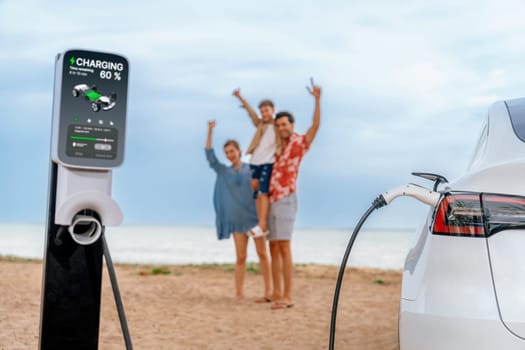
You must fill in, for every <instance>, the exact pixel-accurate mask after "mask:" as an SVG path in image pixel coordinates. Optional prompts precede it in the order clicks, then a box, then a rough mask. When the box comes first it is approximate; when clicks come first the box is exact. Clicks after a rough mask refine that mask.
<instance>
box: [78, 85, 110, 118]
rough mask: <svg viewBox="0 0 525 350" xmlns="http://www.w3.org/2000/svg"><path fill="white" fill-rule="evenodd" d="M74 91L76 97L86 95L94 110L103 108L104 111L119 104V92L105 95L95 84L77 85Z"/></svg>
mask: <svg viewBox="0 0 525 350" xmlns="http://www.w3.org/2000/svg"><path fill="white" fill-rule="evenodd" d="M72 93H73V96H74V97H78V96H84V97H85V98H86V100H87V101H88V102H89V103H90V104H91V109H92V110H93V112H98V111H100V110H101V109H102V110H104V111H109V110H110V109H113V107H115V105H116V104H117V102H116V100H117V94H115V93H114V92H113V93H111V94H110V95H109V96H104V95H102V94H101V93H100V92H98V91H97V87H96V86H95V85H91V86H89V85H87V84H79V85H75V87H73V92H72Z"/></svg>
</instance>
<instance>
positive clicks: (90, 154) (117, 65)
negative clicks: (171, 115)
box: [52, 50, 129, 168]
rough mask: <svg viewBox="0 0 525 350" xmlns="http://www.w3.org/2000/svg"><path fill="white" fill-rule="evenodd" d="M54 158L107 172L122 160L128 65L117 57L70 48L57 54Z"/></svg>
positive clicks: (68, 163)
mask: <svg viewBox="0 0 525 350" xmlns="http://www.w3.org/2000/svg"><path fill="white" fill-rule="evenodd" d="M56 65H57V67H56V68H57V69H56V74H57V76H56V77H55V103H54V111H53V144H52V153H53V160H54V161H56V162H58V163H61V164H64V165H68V166H73V167H85V168H112V167H115V166H118V165H120V164H121V163H122V161H123V158H124V135H125V128H126V106H127V90H128V73H129V65H128V61H127V60H126V58H124V57H123V56H120V55H115V54H109V53H101V52H93V51H85V50H69V51H66V52H65V53H63V54H59V55H58V59H57V62H56Z"/></svg>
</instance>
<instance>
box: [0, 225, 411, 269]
mask: <svg viewBox="0 0 525 350" xmlns="http://www.w3.org/2000/svg"><path fill="white" fill-rule="evenodd" d="M351 233H352V231H351V230H335V229H326V230H323V229H300V228H299V229H296V230H295V232H294V236H293V238H292V254H293V260H294V263H296V264H310V263H313V264H324V265H340V264H341V261H342V257H343V254H344V252H345V249H346V246H347V244H348V240H349V239H350V235H351ZM44 238H45V225H44V224H41V225H36V224H7V223H0V255H13V256H18V257H27V258H42V257H43V253H44ZM414 238H415V230H362V231H361V233H360V234H359V236H358V237H357V240H356V242H355V244H354V247H353V249H352V254H351V256H350V259H349V263H348V265H349V266H355V267H372V268H381V269H402V268H403V265H404V260H405V255H406V254H407V252H408V250H409V248H410V246H411V243H412V241H413V240H414ZM106 239H107V242H108V246H109V249H110V252H111V256H112V258H113V260H114V261H115V262H120V263H140V264H200V263H233V262H234V261H235V249H234V243H233V239H228V240H221V241H219V240H217V239H216V235H215V229H214V228H213V227H195V226H190V227H182V226H127V225H123V226H120V227H107V228H106ZM248 261H250V262H256V261H257V254H256V252H255V247H254V244H253V241H252V240H250V242H249V250H248Z"/></svg>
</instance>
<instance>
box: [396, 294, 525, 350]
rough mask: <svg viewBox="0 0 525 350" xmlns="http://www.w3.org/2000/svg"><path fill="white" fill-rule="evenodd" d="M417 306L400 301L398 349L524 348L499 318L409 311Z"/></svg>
mask: <svg viewBox="0 0 525 350" xmlns="http://www.w3.org/2000/svg"><path fill="white" fill-rule="evenodd" d="M416 303H417V302H414V301H408V300H402V301H401V306H400V312H399V345H400V350H421V349H425V350H437V349H439V350H443V349H447V350H456V349H457V350H460V349H461V350H464V349H476V350H493V349H505V350H515V349H516V350H518V349H525V340H523V339H521V338H519V337H517V336H515V335H513V334H512V333H510V332H509V331H508V330H507V329H506V328H505V326H504V325H503V323H502V322H501V320H500V319H499V317H498V315H495V316H496V317H495V318H494V319H492V320H490V319H489V320H487V319H485V320H478V319H468V318H464V317H458V316H455V315H431V314H427V313H420V312H417V311H414V310H411V309H412V308H413V306H414V305H415V304H416Z"/></svg>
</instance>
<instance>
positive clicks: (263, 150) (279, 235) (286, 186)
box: [206, 80, 321, 309]
mask: <svg viewBox="0 0 525 350" xmlns="http://www.w3.org/2000/svg"><path fill="white" fill-rule="evenodd" d="M307 89H308V92H309V93H310V94H311V95H312V96H313V97H314V101H315V107H314V113H313V121H312V125H311V126H310V128H309V129H308V130H307V132H306V133H305V134H298V133H296V132H295V118H294V116H293V115H292V114H291V113H290V112H287V111H281V112H278V113H275V107H274V104H273V102H272V101H271V100H263V101H261V102H260V103H259V106H258V107H259V112H260V116H259V115H258V114H257V112H256V111H255V110H254V109H253V108H252V106H251V105H250V104H249V103H248V102H247V101H246V100H245V99H244V98H243V97H242V96H241V92H240V89H236V90H234V92H233V95H234V96H235V97H237V98H238V99H239V101H240V102H241V104H242V107H243V108H244V109H245V110H246V111H247V113H248V116H249V117H250V119H251V121H252V123H253V125H254V126H255V129H256V130H255V135H254V137H253V139H252V141H251V143H250V146H249V147H248V149H247V151H246V153H247V154H250V155H251V158H250V164H245V163H243V162H242V161H241V149H240V146H239V144H238V143H237V142H236V141H234V140H228V141H226V143H225V144H224V147H223V148H224V153H225V156H226V158H227V159H228V160H229V161H230V163H231V165H229V166H227V165H225V164H223V163H221V162H219V161H218V159H217V157H216V155H215V153H214V150H213V147H212V137H213V128H214V127H215V124H216V123H215V121H211V122H208V136H207V139H206V157H207V159H208V162H209V164H210V167H211V168H212V169H213V170H214V171H215V172H216V174H217V178H216V182H215V190H214V196H213V204H214V209H215V214H216V220H215V224H216V228H217V236H218V239H225V238H229V237H230V234H233V237H234V242H235V252H236V258H237V259H236V264H235V286H236V296H237V298H242V296H243V282H244V271H245V267H246V255H247V246H248V239H249V237H253V239H254V242H255V246H256V250H257V254H258V256H259V262H260V269H261V273H262V276H263V282H264V295H263V296H262V297H260V298H257V299H256V300H255V302H258V303H262V302H273V304H272V306H271V308H272V309H286V308H289V307H291V306H293V302H292V272H293V262H292V252H291V239H292V233H293V229H294V224H295V218H296V214H297V196H296V192H297V176H298V174H299V166H300V164H301V160H302V158H303V156H304V155H305V154H306V152H307V151H308V149H309V148H310V145H311V144H312V142H313V140H314V139H315V136H316V134H317V131H318V130H319V126H320V120H321V109H320V99H321V88H320V87H319V86H317V85H315V84H314V82H313V80H311V86H310V87H308V88H307ZM267 239H268V240H269V242H270V254H271V269H270V259H269V257H268V254H267V245H266V242H267ZM271 281H272V282H273V283H271Z"/></svg>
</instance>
